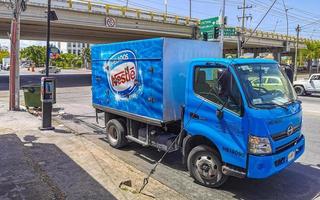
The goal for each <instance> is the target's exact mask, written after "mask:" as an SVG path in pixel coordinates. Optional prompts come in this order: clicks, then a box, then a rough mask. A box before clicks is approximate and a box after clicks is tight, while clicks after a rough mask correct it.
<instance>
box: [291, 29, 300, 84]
mask: <svg viewBox="0 0 320 200" xmlns="http://www.w3.org/2000/svg"><path fill="white" fill-rule="evenodd" d="M296 31H297V41H296V49H295V56H294V71H293V79H294V80H295V81H296V80H297V67H298V49H299V36H300V31H301V27H300V25H299V24H298V26H297V28H296Z"/></svg>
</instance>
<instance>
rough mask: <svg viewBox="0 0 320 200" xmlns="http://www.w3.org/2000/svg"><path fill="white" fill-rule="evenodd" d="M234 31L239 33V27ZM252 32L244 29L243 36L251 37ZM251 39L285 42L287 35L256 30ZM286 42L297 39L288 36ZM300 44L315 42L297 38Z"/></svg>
mask: <svg viewBox="0 0 320 200" xmlns="http://www.w3.org/2000/svg"><path fill="white" fill-rule="evenodd" d="M236 30H237V31H239V32H241V28H240V27H236ZM252 32H253V29H245V35H246V36H249V35H251V33H252ZM252 36H253V37H257V38H268V39H274V40H283V41H286V40H287V35H285V34H281V33H274V32H266V31H261V30H257V31H256V32H254V33H253V35H252ZM288 41H289V42H296V41H297V37H295V36H292V35H289V36H288ZM299 41H300V43H304V42H307V41H315V40H312V39H309V38H299Z"/></svg>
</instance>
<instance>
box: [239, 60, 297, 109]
mask: <svg viewBox="0 0 320 200" xmlns="http://www.w3.org/2000/svg"><path fill="white" fill-rule="evenodd" d="M235 68H236V70H237V72H238V75H239V79H240V81H241V83H242V85H243V88H244V91H245V93H246V96H247V98H248V101H249V103H250V104H251V105H252V106H254V107H261V108H263V107H271V106H281V105H284V104H286V103H289V102H292V101H295V100H296V98H297V97H296V94H295V92H294V90H293V88H292V86H291V84H290V82H289V80H288V78H287V77H286V76H285V75H284V74H283V72H282V71H281V70H280V68H279V66H278V65H277V64H256V63H255V64H245V65H236V66H235Z"/></svg>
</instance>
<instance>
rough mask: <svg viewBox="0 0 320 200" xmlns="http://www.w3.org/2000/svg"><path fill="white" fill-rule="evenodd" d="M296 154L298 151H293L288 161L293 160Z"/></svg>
mask: <svg viewBox="0 0 320 200" xmlns="http://www.w3.org/2000/svg"><path fill="white" fill-rule="evenodd" d="M295 156H296V151H291V152H290V153H289V155H288V162H290V161H291V160H293V159H294V157H295Z"/></svg>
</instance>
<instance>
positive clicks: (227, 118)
mask: <svg viewBox="0 0 320 200" xmlns="http://www.w3.org/2000/svg"><path fill="white" fill-rule="evenodd" d="M271 78H272V79H274V80H278V81H279V82H277V84H273V85H272V87H269V86H268V84H266V82H265V81H266V79H271ZM186 92H187V94H186V105H185V111H184V130H185V132H186V137H185V138H184V141H183V155H184V161H185V162H186V164H187V167H188V170H189V171H190V174H191V176H192V177H194V178H195V179H196V180H197V182H199V183H200V184H203V185H205V186H209V187H218V186H220V185H221V184H223V183H224V182H225V181H226V179H227V176H228V175H232V176H236V177H248V178H266V177H269V176H271V175H272V174H275V173H277V172H279V171H281V170H282V169H284V168H286V167H287V166H288V165H290V164H291V163H292V162H293V161H294V160H296V159H297V158H298V157H299V156H300V155H301V154H302V153H303V151H304V136H303V135H302V133H301V122H302V112H301V102H300V101H299V100H297V96H296V94H295V92H294V89H293V87H292V85H291V83H290V81H289V80H288V78H287V76H286V75H285V74H283V72H282V71H281V70H280V68H279V65H278V64H277V62H275V61H272V60H264V59H195V60H193V62H192V63H191V66H190V68H189V73H188V79H187V91H186Z"/></svg>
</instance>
